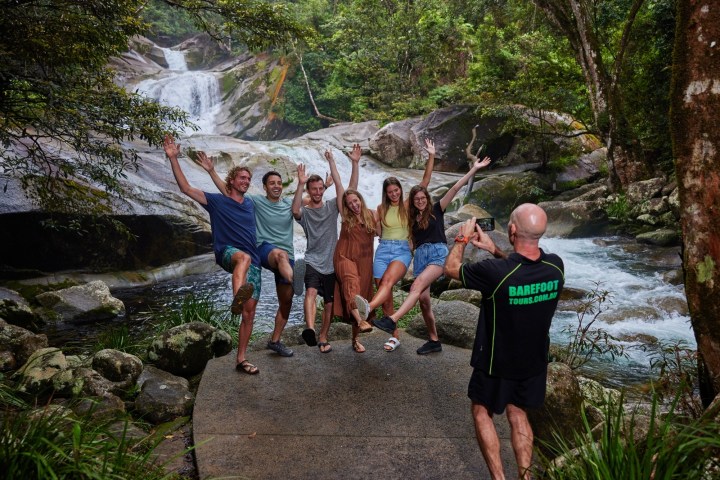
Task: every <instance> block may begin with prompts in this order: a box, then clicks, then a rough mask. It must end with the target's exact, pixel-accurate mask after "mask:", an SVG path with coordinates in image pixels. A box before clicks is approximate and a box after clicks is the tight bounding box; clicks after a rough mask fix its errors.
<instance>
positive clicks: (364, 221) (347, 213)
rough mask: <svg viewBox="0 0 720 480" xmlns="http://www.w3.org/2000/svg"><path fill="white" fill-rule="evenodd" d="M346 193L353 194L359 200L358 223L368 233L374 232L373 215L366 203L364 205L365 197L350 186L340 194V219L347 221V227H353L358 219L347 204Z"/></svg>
mask: <svg viewBox="0 0 720 480" xmlns="http://www.w3.org/2000/svg"><path fill="white" fill-rule="evenodd" d="M348 195H355V196H356V197H358V199H359V200H360V219H361V221H360V224H361V225H363V226H364V227H365V230H367V232H368V233H372V232H374V231H375V217H373V214H372V212H371V211H370V210H369V209H368V208H367V205H365V199H364V198H363V196H362V194H361V193H360V192H358V191H357V190H353V189H352V188H348V189H347V190H345V193H343V196H342V212H341V215H342V221H343V222H344V223H347V225H348V228H355V224H356V223H357V221H358V219H357V216H356V215H355V214H354V213H353V212H352V210H350V209H349V208H348V206H347V197H348Z"/></svg>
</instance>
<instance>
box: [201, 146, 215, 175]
mask: <svg viewBox="0 0 720 480" xmlns="http://www.w3.org/2000/svg"><path fill="white" fill-rule="evenodd" d="M197 159H198V163H200V166H201V167H202V168H203V169H204V170H205V171H206V172H208V173H210V172H212V171H213V170H215V164H214V162H213V160H212V158H210V157H208V156H207V154H205V152H203V151H200V152H197Z"/></svg>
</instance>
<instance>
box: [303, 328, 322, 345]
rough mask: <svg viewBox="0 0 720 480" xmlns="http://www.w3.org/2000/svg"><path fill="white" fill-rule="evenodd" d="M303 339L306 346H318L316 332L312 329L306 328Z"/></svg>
mask: <svg viewBox="0 0 720 480" xmlns="http://www.w3.org/2000/svg"><path fill="white" fill-rule="evenodd" d="M302 338H303V340H305V344H306V345H307V346H309V347H314V346H315V345H317V344H318V341H317V337H315V330H313V329H312V328H306V329H305V330H303V332H302Z"/></svg>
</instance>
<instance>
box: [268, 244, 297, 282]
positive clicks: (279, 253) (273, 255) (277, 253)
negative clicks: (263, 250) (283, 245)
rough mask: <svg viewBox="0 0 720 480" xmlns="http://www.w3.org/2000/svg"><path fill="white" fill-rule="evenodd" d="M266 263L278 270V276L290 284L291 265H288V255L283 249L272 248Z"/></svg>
mask: <svg viewBox="0 0 720 480" xmlns="http://www.w3.org/2000/svg"><path fill="white" fill-rule="evenodd" d="M268 263H269V264H270V266H271V267H272V268H273V269H275V270H278V271H279V272H280V276H281V277H283V278H284V279H285V281H287V282H289V283H290V284H292V281H293V267H292V265H290V257H289V256H288V254H287V252H286V251H285V250H282V249H280V248H275V249H273V250H272V251H271V252H270V254H269V255H268Z"/></svg>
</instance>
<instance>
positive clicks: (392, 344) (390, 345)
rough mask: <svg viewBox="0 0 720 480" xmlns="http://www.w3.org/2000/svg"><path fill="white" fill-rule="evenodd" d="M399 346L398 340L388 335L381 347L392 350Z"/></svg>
mask: <svg viewBox="0 0 720 480" xmlns="http://www.w3.org/2000/svg"><path fill="white" fill-rule="evenodd" d="M399 346H400V340H398V339H397V338H395V337H390V338H389V339H388V341H387V342H385V343H383V348H384V349H385V351H386V352H394V351H395V349H396V348H398V347H399Z"/></svg>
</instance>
